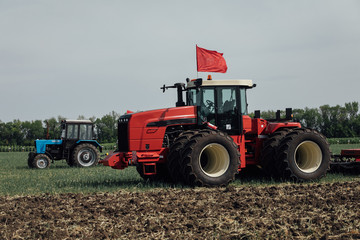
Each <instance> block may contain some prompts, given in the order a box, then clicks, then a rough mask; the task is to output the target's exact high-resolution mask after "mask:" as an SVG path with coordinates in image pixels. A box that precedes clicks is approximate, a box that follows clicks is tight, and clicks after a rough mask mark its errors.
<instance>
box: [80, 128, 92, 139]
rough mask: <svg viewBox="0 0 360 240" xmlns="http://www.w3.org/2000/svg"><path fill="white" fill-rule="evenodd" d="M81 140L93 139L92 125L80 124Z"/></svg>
mask: <svg viewBox="0 0 360 240" xmlns="http://www.w3.org/2000/svg"><path fill="white" fill-rule="evenodd" d="M79 139H92V125H90V124H80V136H79Z"/></svg>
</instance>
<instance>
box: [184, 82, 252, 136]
mask: <svg viewBox="0 0 360 240" xmlns="http://www.w3.org/2000/svg"><path fill="white" fill-rule="evenodd" d="M253 87H255V85H254V84H253V83H252V80H205V81H204V80H202V79H201V78H198V79H194V80H191V81H190V80H188V79H187V87H186V101H187V103H186V105H188V106H197V116H198V122H200V123H201V122H208V123H210V124H213V125H215V126H217V127H218V129H219V130H221V131H224V132H227V133H228V134H231V135H236V134H240V133H241V132H242V117H241V116H242V115H247V100H246V90H247V89H249V88H253Z"/></svg>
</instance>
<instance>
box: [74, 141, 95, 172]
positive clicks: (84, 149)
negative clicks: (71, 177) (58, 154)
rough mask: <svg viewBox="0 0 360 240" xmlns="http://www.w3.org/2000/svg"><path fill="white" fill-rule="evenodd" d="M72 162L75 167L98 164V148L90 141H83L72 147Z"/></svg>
mask: <svg viewBox="0 0 360 240" xmlns="http://www.w3.org/2000/svg"><path fill="white" fill-rule="evenodd" d="M72 156H73V157H72V164H73V166H75V167H91V166H95V165H97V164H98V162H99V159H100V153H99V150H98V149H97V148H96V147H95V146H94V145H92V144H90V143H83V144H80V145H78V146H76V147H75V148H74V151H73V154H72Z"/></svg>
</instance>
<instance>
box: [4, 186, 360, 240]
mask: <svg viewBox="0 0 360 240" xmlns="http://www.w3.org/2000/svg"><path fill="white" fill-rule="evenodd" d="M74 238H78V239H114V238H115V239H116V238H118V239H129V238H130V239H142V238H150V239H151V238H155V239H175V238H176V239H178V238H184V239H360V181H354V182H343V183H332V184H310V185H309V184H288V185H278V186H269V187H254V186H250V187H246V186H244V187H228V188H215V189H207V188H196V189H183V190H178V189H176V190H174V189H156V190H152V191H146V192H127V191H120V192H117V193H95V194H72V193H69V194H59V195H41V196H22V197H0V239H74Z"/></svg>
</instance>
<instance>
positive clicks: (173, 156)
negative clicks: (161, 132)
mask: <svg viewBox="0 0 360 240" xmlns="http://www.w3.org/2000/svg"><path fill="white" fill-rule="evenodd" d="M197 132H198V131H185V132H182V133H181V134H180V135H179V136H178V137H177V138H176V139H175V140H174V142H173V144H171V146H170V149H169V155H168V158H167V162H166V166H167V169H168V171H169V174H170V178H171V180H172V181H173V182H174V183H178V182H184V179H183V175H182V173H181V171H179V169H181V160H182V156H181V151H182V149H183V148H184V146H185V144H186V143H187V142H188V141H189V139H190V138H191V137H192V136H193V135H194V134H196V133H197Z"/></svg>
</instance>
